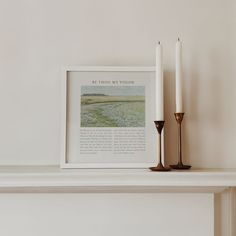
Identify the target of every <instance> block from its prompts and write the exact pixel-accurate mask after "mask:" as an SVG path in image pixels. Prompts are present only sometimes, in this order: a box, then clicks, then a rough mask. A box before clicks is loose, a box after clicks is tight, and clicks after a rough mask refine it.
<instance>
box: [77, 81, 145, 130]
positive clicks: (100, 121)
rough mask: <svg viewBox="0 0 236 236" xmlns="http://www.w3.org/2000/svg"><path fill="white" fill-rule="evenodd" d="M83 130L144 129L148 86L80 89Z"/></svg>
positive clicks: (85, 87)
mask: <svg viewBox="0 0 236 236" xmlns="http://www.w3.org/2000/svg"><path fill="white" fill-rule="evenodd" d="M80 114H81V127H145V86H81V113H80Z"/></svg>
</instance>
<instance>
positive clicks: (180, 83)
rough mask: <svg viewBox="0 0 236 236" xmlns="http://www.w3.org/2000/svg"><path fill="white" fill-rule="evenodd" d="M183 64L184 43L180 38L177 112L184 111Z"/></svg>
mask: <svg viewBox="0 0 236 236" xmlns="http://www.w3.org/2000/svg"><path fill="white" fill-rule="evenodd" d="M182 67H183V65H182V43H181V41H180V40H179V39H178V41H177V43H176V68H175V73H176V74H175V77H176V82H175V83H176V85H175V86H176V112H177V113H178V112H183V91H182V89H183V88H182V87H183V68H182Z"/></svg>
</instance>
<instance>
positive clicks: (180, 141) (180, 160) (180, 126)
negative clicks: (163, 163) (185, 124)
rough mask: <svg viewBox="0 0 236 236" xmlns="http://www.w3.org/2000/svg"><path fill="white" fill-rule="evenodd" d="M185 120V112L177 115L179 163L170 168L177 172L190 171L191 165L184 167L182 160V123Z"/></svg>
mask: <svg viewBox="0 0 236 236" xmlns="http://www.w3.org/2000/svg"><path fill="white" fill-rule="evenodd" d="M183 118H184V113H183V112H177V113H175V119H176V121H177V124H178V163H177V165H171V166H170V167H171V168H172V169H176V170H187V169H190V168H191V166H190V165H184V164H183V160H182V159H183V158H182V125H181V124H182V121H183Z"/></svg>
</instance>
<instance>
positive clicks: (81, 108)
mask: <svg viewBox="0 0 236 236" xmlns="http://www.w3.org/2000/svg"><path fill="white" fill-rule="evenodd" d="M154 118H155V67H67V68H64V69H63V76H62V144H61V147H62V150H61V167H62V168H145V167H150V166H152V165H153V164H155V163H156V158H157V157H156V154H157V150H156V129H155V126H154V122H153V121H154Z"/></svg>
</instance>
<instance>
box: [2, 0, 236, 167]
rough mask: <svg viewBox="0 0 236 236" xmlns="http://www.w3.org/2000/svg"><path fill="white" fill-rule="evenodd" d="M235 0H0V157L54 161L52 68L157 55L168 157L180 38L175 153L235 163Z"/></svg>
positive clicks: (151, 60) (56, 127)
mask: <svg viewBox="0 0 236 236" xmlns="http://www.w3.org/2000/svg"><path fill="white" fill-rule="evenodd" d="M235 10H236V7H235V1H234V0H227V1H225V0H180V1H171V0H158V1H157V0H119V1H117V0H79V1H76V0H21V1H16V0H15V1H9V0H1V1H0V24H1V27H0V40H1V43H0V108H1V113H0V114H1V116H0V120H1V122H0V143H1V148H0V157H1V158H0V164H1V165H3V164H4V165H5V164H23V165H25V164H27V165H30V164H33V165H34V164H58V163H59V150H60V144H59V140H60V137H59V136H60V83H59V79H60V68H61V66H65V65H114V66H116V65H124V66H129V65H134V66H139V65H140V66H146V65H147V66H152V65H154V64H155V45H156V43H157V41H158V40H161V41H162V43H163V45H164V57H165V59H164V60H165V63H164V64H165V90H166V91H165V92H166V93H165V100H166V101H165V117H166V122H167V123H166V124H167V125H166V157H167V158H168V162H172V163H173V162H174V160H175V159H176V147H177V144H176V141H177V135H176V123H175V120H174V116H173V113H174V111H175V101H174V44H175V41H176V38H177V37H180V38H181V39H182V40H183V41H184V67H185V81H186V82H185V88H184V96H185V111H186V117H185V120H184V126H185V129H184V154H185V158H186V160H187V162H190V163H191V164H192V165H193V166H194V167H236V158H235V154H236V150H235V145H236V141H235V140H236V139H235V138H234V137H235V130H236V123H235V120H236V109H235V104H234V102H235V99H236V95H235V94H236V93H235V92H234V91H235V87H236V82H235V76H236V72H235V69H233V65H234V64H235V60H233V59H235V58H236V49H235V46H234V45H233V43H234V42H235V39H236V33H235V25H236V19H235V14H234V13H235Z"/></svg>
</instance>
